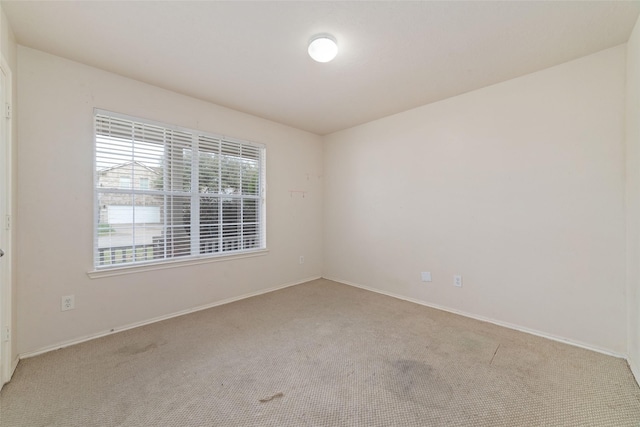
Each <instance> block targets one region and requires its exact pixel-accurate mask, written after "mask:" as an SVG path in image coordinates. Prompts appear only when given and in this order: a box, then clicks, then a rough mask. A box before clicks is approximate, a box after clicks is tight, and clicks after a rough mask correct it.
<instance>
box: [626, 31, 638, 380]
mask: <svg viewBox="0 0 640 427" xmlns="http://www.w3.org/2000/svg"><path fill="white" fill-rule="evenodd" d="M626 95H627V96H626V100H627V105H626V113H627V116H626V119H627V120H626V140H627V147H626V148H627V152H626V160H627V165H626V166H627V168H626V175H627V286H628V292H627V307H628V328H629V330H628V340H629V348H628V355H629V364H630V365H631V369H632V370H633V372H634V375H635V377H636V379H637V380H638V381H639V382H640V19H638V22H637V23H636V26H635V28H634V30H633V33H632V34H631V37H630V38H629V42H628V43H627V92H626Z"/></svg>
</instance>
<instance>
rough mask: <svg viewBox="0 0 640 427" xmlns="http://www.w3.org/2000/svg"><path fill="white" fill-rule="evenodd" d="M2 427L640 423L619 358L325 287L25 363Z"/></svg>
mask: <svg viewBox="0 0 640 427" xmlns="http://www.w3.org/2000/svg"><path fill="white" fill-rule="evenodd" d="M0 425H1V426H2V427H9V426H83V427H89V426H492V427H493V426H509V427H511V426H640V389H639V388H638V385H637V384H636V383H635V381H634V379H633V376H632V374H631V372H630V371H629V368H628V367H627V364H626V362H625V361H624V360H622V359H617V358H614V357H610V356H605V355H602V354H599V353H595V352H592V351H588V350H584V349H580V348H576V347H572V346H569V345H565V344H561V343H558V342H554V341H549V340H546V339H543V338H539V337H535V336H532V335H528V334H524V333H520V332H516V331H513V330H509V329H505V328H501V327H498V326H495V325H492V324H488V323H483V322H479V321H475V320H471V319H468V318H464V317H460V316H456V315H453V314H449V313H445V312H442V311H438V310H434V309H430V308H426V307H423V306H420V305H416V304H412V303H409V302H405V301H400V300H397V299H394V298H390V297H386V296H382V295H379V294H375V293H371V292H367V291H364V290H360V289H356V288H353V287H349V286H346V285H342V284H338V283H335V282H331V281H328V280H317V281H313V282H309V283H306V284H302V285H298V286H294V287H291V288H287V289H283V290H280V291H277V292H272V293H269V294H266V295H261V296H258V297H254V298H249V299H246V300H243V301H239V302H235V303H232V304H227V305H224V306H220V307H216V308H212V309H208V310H204V311H200V312H197V313H194V314H190V315H186V316H182V317H178V318H174V319H171V320H167V321H163V322H160V323H156V324H153V325H148V326H145V327H141V328H137V329H134V330H130V331H126V332H121V333H118V334H114V335H110V336H107V337H104V338H100V339H97V340H93V341H90V342H86V343H83V344H80V345H76V346H73V347H69V348H66V349H62V350H58V351H54V352H50V353H47V354H44V355H42V356H38V357H34V358H30V359H26V360H23V361H21V362H20V363H19V365H18V368H17V370H16V373H15V375H14V378H13V380H12V381H11V383H9V384H7V385H6V386H5V388H3V390H2V392H1V393H0Z"/></svg>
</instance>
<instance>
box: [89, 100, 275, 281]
mask: <svg viewBox="0 0 640 427" xmlns="http://www.w3.org/2000/svg"><path fill="white" fill-rule="evenodd" d="M264 177H265V148H264V146H263V145H261V144H256V143H252V142H246V141H240V140H235V139H231V138H227V137H222V136H217V135H212V134H207V133H203V132H200V131H195V130H191V129H185V128H179V127H176V126H170V125H163V124H158V123H154V122H149V121H146V120H142V119H137V118H132V117H128V116H124V115H121V114H116V113H111V112H107V111H102V110H96V111H95V206H96V208H95V209H96V217H95V245H94V247H95V251H94V264H95V267H96V269H100V268H109V267H120V266H126V265H134V264H140V263H153V262H162V261H167V260H172V259H188V258H201V257H213V256H220V255H227V254H238V253H246V252H251V251H256V250H259V249H264V248H265V216H264V207H265V195H264V179H265V178H264ZM132 183H138V184H139V185H137V186H135V185H132Z"/></svg>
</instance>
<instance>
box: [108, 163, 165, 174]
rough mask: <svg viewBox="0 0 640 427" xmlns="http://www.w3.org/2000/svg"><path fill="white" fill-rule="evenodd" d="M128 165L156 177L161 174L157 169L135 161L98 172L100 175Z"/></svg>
mask: <svg viewBox="0 0 640 427" xmlns="http://www.w3.org/2000/svg"><path fill="white" fill-rule="evenodd" d="M129 165H138V166H140V167H143V168H144V169H146V170H148V171H149V172H153V173H155V174H156V175H160V173H161V172H160V171H159V170H158V169H157V168H152V167H149V166H147V165H145V164H144V163H140V162H137V161H132V162H125V163H120V164H117V165H115V166H110V167H108V168H103V169H98V172H100V173H104V172H109V171H112V170H114V169H120V168H123V167H125V166H129Z"/></svg>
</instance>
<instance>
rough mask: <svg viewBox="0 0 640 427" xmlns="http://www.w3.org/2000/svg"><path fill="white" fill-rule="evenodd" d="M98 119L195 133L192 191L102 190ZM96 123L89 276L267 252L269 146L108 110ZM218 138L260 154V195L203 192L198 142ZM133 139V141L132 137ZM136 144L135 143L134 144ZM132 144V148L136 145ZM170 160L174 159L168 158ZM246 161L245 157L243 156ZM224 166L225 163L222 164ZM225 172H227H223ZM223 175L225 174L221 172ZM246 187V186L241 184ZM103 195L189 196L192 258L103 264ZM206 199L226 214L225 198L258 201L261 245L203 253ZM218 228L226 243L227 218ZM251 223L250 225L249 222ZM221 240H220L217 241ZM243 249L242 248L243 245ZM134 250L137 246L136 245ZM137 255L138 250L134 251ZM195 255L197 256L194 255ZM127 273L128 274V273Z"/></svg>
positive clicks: (164, 258) (178, 257) (99, 110)
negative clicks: (201, 238)
mask: <svg viewBox="0 0 640 427" xmlns="http://www.w3.org/2000/svg"><path fill="white" fill-rule="evenodd" d="M98 116H106V117H109V118H113V119H119V120H124V121H129V122H132V123H135V124H140V125H149V126H157V127H161V128H163V129H165V131H177V132H184V133H188V134H191V137H192V142H191V146H190V150H191V153H195V154H193V155H192V162H191V167H192V170H191V186H190V187H191V188H190V191H180V192H176V191H175V189H173V190H172V189H167V186H166V185H163V190H157V189H152V188H150V189H141V188H137V187H136V186H135V185H131V188H127V189H122V188H119V186H117V185H116V186H113V187H110V188H107V189H105V188H101V187H100V186H99V167H98V149H97V147H98V137H99V135H98V127H97V125H96V123H97V118H98ZM93 123H94V132H93V134H94V144H93V148H94V154H93V164H94V251H93V254H94V255H93V262H94V269H93V270H92V271H90V272H89V276H90V277H94V276H95V277H101V274H100V273H103V274H102V275H110V274H109V272H114V273H113V274H120V273H118V271H121V270H131V269H134V270H135V271H138V270H139V269H140V268H139V267H143V269H154V267H155V268H170V267H172V266H173V265H176V264H178V265H184V264H198V263H201V262H209V261H217V260H223V259H229V258H238V257H240V258H243V257H246V256H254V255H256V254H257V255H260V254H262V253H265V252H266V182H265V181H266V147H265V145H264V144H259V143H255V142H251V141H244V140H240V139H236V138H230V137H227V136H224V135H217V134H212V133H208V132H203V131H200V130H195V129H189V128H184V127H180V126H176V125H169V124H166V123H161V122H156V121H153V120H148V119H143V118H139V117H133V116H129V115H126V114H120V113H115V112H111V111H107V110H101V109H97V108H96V109H94V119H93ZM203 138H204V139H215V140H219V141H220V144H221V147H222V145H227V146H229V147H247V148H246V149H248V150H251V151H253V152H254V153H255V152H258V153H259V158H258V162H259V176H258V189H257V194H242V191H240V194H226V193H225V192H224V189H220V190H219V191H217V192H212V193H209V192H208V190H207V193H202V192H201V191H200V189H199V176H198V175H199V173H200V172H199V166H198V164H199V163H198V156H199V155H200V152H199V146H198V144H199V143H198V141H200V140H201V139H203ZM132 140H133V138H132ZM133 144H135V142H134V143H133ZM133 144H132V145H133ZM167 157H170V156H167ZM241 158H242V157H241ZM131 161H136V159H135V158H134V157H132V158H131ZM168 162H169V163H171V160H168ZM174 164H175V163H174ZM219 164H220V165H221V166H220V167H222V162H220V163H219ZM222 170H224V169H222ZM163 173H164V174H165V175H166V165H165V172H163ZM221 173H222V172H221ZM133 182H135V181H134V180H132V183H133ZM241 185H242V184H241ZM102 193H119V194H125V195H131V196H135V195H144V194H152V195H156V196H176V195H178V196H182V197H188V198H189V199H190V209H191V216H190V222H189V227H190V230H191V231H192V232H190V237H189V238H190V248H191V253H192V254H190V255H181V256H166V252H165V253H164V255H165V256H164V257H162V258H161V259H152V260H149V259H142V260H136V259H135V255H134V256H133V257H132V259H131V260H130V261H125V262H117V263H111V262H112V260H110V262H109V263H101V258H100V250H99V249H100V248H99V243H98V242H99V227H100V225H99V222H100V218H99V216H100V213H99V212H100V205H99V203H100V201H99V200H100V197H99V196H100V194H102ZM203 195H204V196H206V197H214V198H218V199H219V203H218V204H219V209H220V213H222V209H223V206H222V205H223V203H222V200H223V196H224V199H225V200H226V199H229V198H230V199H234V200H240V201H242V200H248V199H251V200H257V201H258V202H257V205H258V210H257V215H258V221H257V222H258V232H257V235H258V242H257V245H256V244H255V243H254V244H252V245H251V247H250V248H242V247H240V248H239V249H230V250H225V249H223V248H222V246H220V249H219V250H217V251H215V252H208V253H200V251H201V249H200V246H199V236H200V230H201V225H202V224H200V223H199V216H200V206H199V203H200V200H201V198H202V197H203ZM243 204H244V203H241V205H243ZM165 209H166V197H165ZM239 216H240V218H242V212H241V213H240V214H239ZM215 224H217V225H218V227H219V230H220V232H219V235H220V241H221V242H222V241H223V237H222V236H223V232H222V230H223V229H224V227H223V225H224V224H223V218H222V215H219V217H218V220H217V222H216V223H215ZM240 224H241V229H242V226H244V224H245V223H244V220H241V222H240ZM247 224H249V223H247ZM132 227H134V230H135V224H133V225H132ZM164 227H165V228H164V230H165V231H166V230H167V228H166V221H165V225H164ZM240 236H241V237H240V239H243V238H244V235H243V234H242V231H241V232H240ZM216 239H217V238H216ZM241 246H242V245H241ZM132 247H133V246H132ZM132 252H133V253H134V254H135V249H134V250H133V251H132ZM194 252H195V255H194V254H193V253H194ZM103 260H104V256H103ZM125 272H126V271H125ZM104 273H107V274H104Z"/></svg>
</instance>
